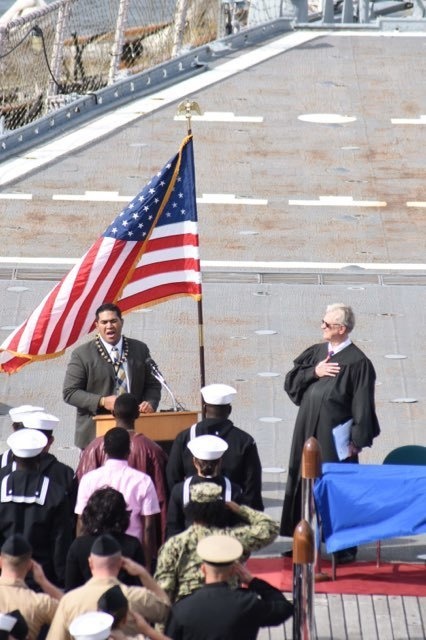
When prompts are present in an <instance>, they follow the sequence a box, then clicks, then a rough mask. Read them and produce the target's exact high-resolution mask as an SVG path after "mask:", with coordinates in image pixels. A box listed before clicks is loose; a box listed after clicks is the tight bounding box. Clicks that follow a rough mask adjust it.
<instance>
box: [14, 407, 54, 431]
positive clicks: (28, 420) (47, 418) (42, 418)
mask: <svg viewBox="0 0 426 640" xmlns="http://www.w3.org/2000/svg"><path fill="white" fill-rule="evenodd" d="M58 422H59V418H57V417H56V416H52V414H51V413H46V412H45V411H34V412H33V413H27V414H26V415H24V416H22V424H23V425H24V427H25V428H26V429H41V430H43V431H53V429H54V428H55V427H56V425H57V424H58Z"/></svg>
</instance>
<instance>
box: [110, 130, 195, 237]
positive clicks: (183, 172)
mask: <svg viewBox="0 0 426 640" xmlns="http://www.w3.org/2000/svg"><path fill="white" fill-rule="evenodd" d="M178 159H179V154H178V153H177V154H176V155H175V156H174V157H173V158H172V159H171V160H169V162H168V163H167V164H166V165H165V166H164V167H163V168H162V169H161V171H159V172H158V173H157V175H155V176H154V177H153V178H151V180H150V181H149V182H148V184H147V185H146V186H145V187H144V189H143V190H142V191H141V192H140V193H139V194H138V195H137V196H136V197H135V198H133V200H132V201H131V202H130V204H129V205H127V206H126V207H125V208H124V209H123V210H122V211H121V213H119V214H118V216H117V217H116V218H115V220H114V221H113V222H112V224H110V225H109V227H108V228H107V229H106V231H105V233H104V234H103V236H104V237H110V238H115V239H116V240H132V241H136V242H137V241H139V242H140V241H143V240H145V238H146V237H147V236H148V235H149V233H150V231H151V228H152V225H153V224H154V222H155V218H156V216H157V214H158V210H159V208H160V207H161V205H162V203H163V201H164V198H165V195H166V191H167V188H168V186H169V184H170V182H171V180H172V179H173V173H174V170H175V167H176V163H177V162H178ZM185 220H192V221H196V220H197V211H196V200H195V181H194V165H193V153H192V139H189V141H188V142H187V144H185V146H184V147H183V149H182V158H181V165H180V170H179V173H178V175H177V178H176V182H175V184H174V187H173V189H172V191H171V193H170V197H169V199H168V201H167V203H166V205H165V207H164V209H163V212H162V214H161V216H160V218H159V219H158V221H157V223H156V226H157V227H158V226H161V225H166V224H173V223H176V222H184V221H185Z"/></svg>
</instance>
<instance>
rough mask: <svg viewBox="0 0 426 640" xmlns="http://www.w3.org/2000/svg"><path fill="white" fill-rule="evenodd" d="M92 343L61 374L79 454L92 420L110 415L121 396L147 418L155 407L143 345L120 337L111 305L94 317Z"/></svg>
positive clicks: (155, 385) (156, 386)
mask: <svg viewBox="0 0 426 640" xmlns="http://www.w3.org/2000/svg"><path fill="white" fill-rule="evenodd" d="M95 326H96V329H97V331H98V335H97V336H96V339H95V340H93V341H91V342H87V343H86V344H83V345H81V346H80V347H77V349H75V350H74V351H73V353H72V354H71V360H70V362H69V364H68V367H67V371H66V374H65V380H64V386H63V397H64V400H65V402H67V403H68V404H71V405H73V406H74V407H77V421H76V433H75V444H76V445H77V446H78V447H80V449H84V447H85V446H86V445H87V444H89V442H91V441H92V440H93V439H94V437H95V435H96V433H95V423H94V420H93V416H94V415H96V414H98V413H111V412H112V410H113V409H114V404H115V400H116V398H117V396H118V395H120V394H121V393H126V392H129V393H132V394H133V395H134V396H135V397H136V399H137V401H138V403H139V411H140V413H152V412H154V411H155V410H156V409H157V407H158V403H159V402H160V397H161V384H160V383H159V382H158V380H156V378H154V376H153V375H152V372H151V368H150V365H149V364H148V363H147V359H149V358H150V353H149V349H148V347H147V345H146V344H145V343H144V342H140V341H139V340H134V339H132V338H126V337H125V336H123V335H122V328H123V318H122V316H121V310H120V308H119V307H117V306H116V305H115V304H112V303H109V302H107V303H105V304H103V305H101V306H100V307H99V308H98V309H97V311H96V322H95Z"/></svg>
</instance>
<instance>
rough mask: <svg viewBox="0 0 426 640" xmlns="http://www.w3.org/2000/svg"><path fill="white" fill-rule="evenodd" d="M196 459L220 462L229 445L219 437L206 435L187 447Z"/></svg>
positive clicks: (194, 440) (189, 443)
mask: <svg viewBox="0 0 426 640" xmlns="http://www.w3.org/2000/svg"><path fill="white" fill-rule="evenodd" d="M186 446H187V447H188V449H189V450H190V452H191V453H192V455H193V456H194V458H198V459H199V460H219V458H221V457H222V456H223V454H224V453H225V451H226V450H227V448H228V443H227V442H225V440H223V438H218V436H211V435H204V436H198V437H197V438H193V439H192V440H190V441H189V442H188V444H187V445H186Z"/></svg>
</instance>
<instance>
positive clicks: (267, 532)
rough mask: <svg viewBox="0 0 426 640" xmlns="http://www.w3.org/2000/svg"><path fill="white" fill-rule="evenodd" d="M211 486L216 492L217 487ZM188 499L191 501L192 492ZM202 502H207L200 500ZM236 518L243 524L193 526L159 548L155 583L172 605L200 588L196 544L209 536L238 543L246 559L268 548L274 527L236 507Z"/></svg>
mask: <svg viewBox="0 0 426 640" xmlns="http://www.w3.org/2000/svg"><path fill="white" fill-rule="evenodd" d="M208 485H211V483H203V484H200V485H195V487H204V488H206V487H208ZM214 486H215V487H216V489H217V485H214ZM195 487H194V488H195ZM220 490H221V489H220V487H219V491H220ZM191 498H192V499H193V493H192V492H191ZM202 501H208V500H200V502H202ZM239 515H240V517H242V518H244V519H245V520H247V524H242V525H238V526H235V527H226V528H224V529H219V528H218V527H206V526H204V525H201V524H197V523H194V524H192V525H191V526H190V527H189V528H188V529H186V531H183V533H179V534H178V535H177V536H172V537H171V538H169V539H168V540H167V542H166V543H165V544H164V545H163V546H162V548H161V549H160V553H159V556H158V562H157V570H156V572H155V579H156V580H157V581H158V582H159V584H160V586H161V587H162V588H163V589H164V590H165V591H166V592H167V594H168V596H169V597H170V600H171V601H172V602H176V601H177V600H180V599H181V598H183V597H184V596H187V595H189V594H190V593H192V592H193V591H196V590H197V589H199V588H200V587H201V586H202V585H203V584H204V576H203V574H202V572H201V558H200V557H199V556H198V555H197V553H196V548H197V544H198V542H199V540H201V539H202V538H205V537H206V536H210V535H213V534H223V535H228V536H229V535H230V536H232V537H234V538H237V540H239V541H240V542H241V544H242V545H243V549H244V555H245V556H246V557H247V556H248V555H249V554H250V552H251V551H255V550H256V549H261V548H262V547H265V546H266V545H268V544H270V543H271V542H272V541H273V540H274V539H275V538H276V536H277V535H278V523H277V522H275V521H274V520H272V518H270V517H269V516H268V515H266V514H264V513H262V512H261V511H255V510H254V509H251V508H250V507H247V506H242V505H240V507H239Z"/></svg>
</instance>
